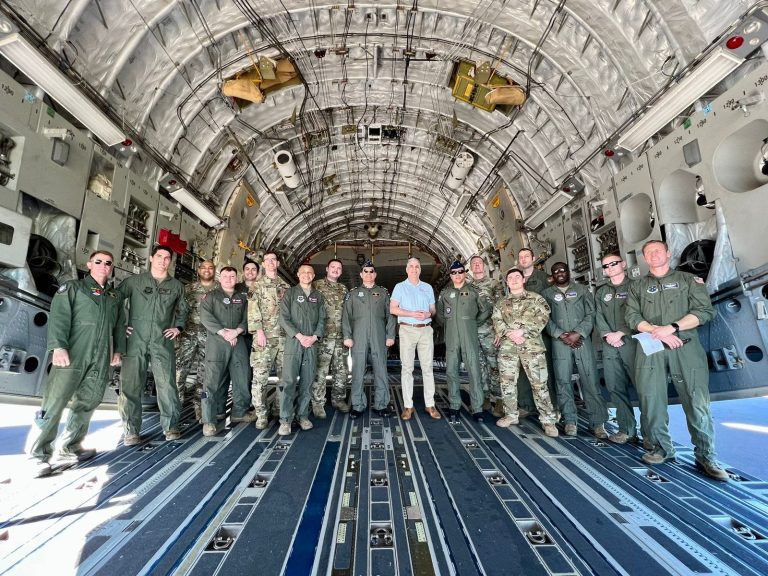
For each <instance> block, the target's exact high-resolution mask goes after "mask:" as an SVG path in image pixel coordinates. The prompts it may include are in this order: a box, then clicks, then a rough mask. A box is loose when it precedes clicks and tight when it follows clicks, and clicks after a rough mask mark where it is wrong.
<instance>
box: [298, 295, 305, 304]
mask: <svg viewBox="0 0 768 576" xmlns="http://www.w3.org/2000/svg"><path fill="white" fill-rule="evenodd" d="M296 302H298V303H299V304H301V303H302V302H304V296H299V297H297V298H296Z"/></svg>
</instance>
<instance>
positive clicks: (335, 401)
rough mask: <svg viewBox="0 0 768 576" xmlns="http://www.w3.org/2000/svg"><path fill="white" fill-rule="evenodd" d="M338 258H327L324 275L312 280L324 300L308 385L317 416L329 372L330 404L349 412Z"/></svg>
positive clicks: (320, 414)
mask: <svg viewBox="0 0 768 576" xmlns="http://www.w3.org/2000/svg"><path fill="white" fill-rule="evenodd" d="M341 272H342V265H341V260H338V259H336V258H334V259H332V260H330V261H329V262H328V264H327V265H326V267H325V278H323V279H322V280H316V281H315V290H317V291H318V292H320V294H322V295H323V299H324V300H325V312H326V318H325V335H324V336H323V339H322V341H321V342H320V343H319V344H318V351H317V372H316V373H315V382H314V384H312V414H314V415H315V416H316V417H317V418H325V407H324V404H325V377H326V376H328V372H329V371H332V373H333V376H332V377H333V381H332V382H333V383H332V385H331V406H333V407H334V408H336V409H337V410H338V411H339V412H349V404H347V402H346V399H347V356H348V354H349V351H348V350H347V349H346V348H345V347H344V338H343V337H342V334H341V313H342V309H343V308H344V298H346V296H347V287H346V286H344V284H342V283H341V282H339V278H340V277H341Z"/></svg>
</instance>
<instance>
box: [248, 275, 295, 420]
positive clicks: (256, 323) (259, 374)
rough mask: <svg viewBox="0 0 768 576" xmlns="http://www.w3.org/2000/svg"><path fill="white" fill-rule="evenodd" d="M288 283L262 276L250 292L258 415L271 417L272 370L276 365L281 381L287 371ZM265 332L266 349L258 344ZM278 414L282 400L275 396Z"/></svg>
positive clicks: (273, 409)
mask: <svg viewBox="0 0 768 576" xmlns="http://www.w3.org/2000/svg"><path fill="white" fill-rule="evenodd" d="M288 288H289V286H288V283H287V282H286V281H285V280H283V279H282V278H280V276H275V278H274V279H272V278H270V277H269V276H262V277H261V278H259V279H258V280H257V281H256V283H255V284H254V286H253V288H252V289H251V290H250V291H249V292H248V332H250V333H251V334H253V335H254V336H253V351H252V352H251V366H253V384H252V385H251V398H252V401H253V407H254V408H255V409H256V415H257V416H259V417H266V416H267V402H266V400H267V382H268V380H269V371H270V370H271V368H272V365H273V364H276V367H277V379H278V381H280V379H281V376H282V372H283V350H284V349H285V332H284V331H283V329H282V328H281V327H280V301H281V300H282V299H283V296H285V293H286V292H287V291H288ZM257 330H263V331H264V335H265V336H266V338H267V345H266V346H264V348H262V347H260V346H259V345H258V344H257V343H256V331H257ZM272 412H273V413H274V414H279V412H280V399H279V397H278V394H277V393H275V395H274V406H273V408H272Z"/></svg>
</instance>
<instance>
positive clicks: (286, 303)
mask: <svg viewBox="0 0 768 576" xmlns="http://www.w3.org/2000/svg"><path fill="white" fill-rule="evenodd" d="M292 301H293V294H292V291H291V290H288V292H286V293H285V296H283V299H282V300H280V326H282V328H283V330H285V335H286V337H288V338H294V337H295V336H296V334H298V333H299V332H300V330H299V329H298V327H297V326H296V324H294V323H293V320H292V319H291V302H292Z"/></svg>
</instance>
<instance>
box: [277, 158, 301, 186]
mask: <svg viewBox="0 0 768 576" xmlns="http://www.w3.org/2000/svg"><path fill="white" fill-rule="evenodd" d="M275 165H276V166H277V171H278V172H279V173H280V177H281V178H282V179H283V182H285V185H286V186H288V188H291V189H294V188H298V187H299V185H300V184H301V179H300V178H299V169H298V168H297V167H296V163H295V162H294V161H293V155H292V154H291V153H290V152H288V150H279V151H278V152H276V153H275Z"/></svg>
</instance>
